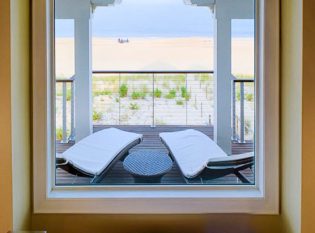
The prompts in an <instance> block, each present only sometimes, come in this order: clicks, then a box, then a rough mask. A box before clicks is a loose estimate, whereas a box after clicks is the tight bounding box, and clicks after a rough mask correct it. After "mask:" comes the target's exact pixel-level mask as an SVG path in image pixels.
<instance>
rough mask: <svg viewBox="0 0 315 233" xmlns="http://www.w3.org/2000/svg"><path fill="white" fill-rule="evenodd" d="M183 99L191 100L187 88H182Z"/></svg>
mask: <svg viewBox="0 0 315 233" xmlns="http://www.w3.org/2000/svg"><path fill="white" fill-rule="evenodd" d="M181 93H182V97H183V98H184V99H185V100H186V101H188V100H189V99H190V93H189V92H188V91H187V88H186V87H182V88H181Z"/></svg>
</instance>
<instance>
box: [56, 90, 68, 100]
mask: <svg viewBox="0 0 315 233" xmlns="http://www.w3.org/2000/svg"><path fill="white" fill-rule="evenodd" d="M56 96H63V91H62V89H61V88H57V91H56ZM66 99H67V101H70V100H71V89H70V88H67V93H66Z"/></svg>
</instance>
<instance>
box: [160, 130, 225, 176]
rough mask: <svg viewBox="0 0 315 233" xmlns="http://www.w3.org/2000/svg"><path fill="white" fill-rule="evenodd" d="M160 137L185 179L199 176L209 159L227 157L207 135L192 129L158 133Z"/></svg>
mask: <svg viewBox="0 0 315 233" xmlns="http://www.w3.org/2000/svg"><path fill="white" fill-rule="evenodd" d="M160 137H161V138H162V139H163V140H164V142H165V143H166V144H167V146H168V147H169V149H170V150H171V152H172V154H173V156H174V157H175V159H176V162H177V164H178V166H179V168H180V169H181V171H182V173H183V175H184V176H185V177H187V178H193V177H196V176H197V175H199V173H200V172H202V170H203V169H204V168H205V167H206V166H207V164H208V162H209V161H211V159H214V158H215V159H220V158H225V157H227V156H228V155H227V154H226V153H225V152H224V151H223V150H222V149H221V148H220V147H219V146H218V145H217V144H216V143H215V142H214V141H213V140H211V139H210V138H209V137H208V136H207V135H205V134H203V133H201V132H199V131H197V130H194V129H188V130H183V131H177V132H171V133H160Z"/></svg>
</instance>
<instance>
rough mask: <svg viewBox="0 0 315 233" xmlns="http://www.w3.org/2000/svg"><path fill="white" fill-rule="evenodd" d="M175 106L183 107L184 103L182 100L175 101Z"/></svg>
mask: <svg viewBox="0 0 315 233" xmlns="http://www.w3.org/2000/svg"><path fill="white" fill-rule="evenodd" d="M176 104H177V105H184V101H183V100H176Z"/></svg>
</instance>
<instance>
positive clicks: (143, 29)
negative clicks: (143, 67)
mask: <svg viewBox="0 0 315 233" xmlns="http://www.w3.org/2000/svg"><path fill="white" fill-rule="evenodd" d="M92 22H93V36H95V37H115V38H118V37H211V36H212V35H213V16H212V13H211V11H210V9H209V8H207V7H195V6H190V5H185V4H184V3H183V0H150V1H149V0H123V1H122V3H121V4H118V5H115V6H112V7H98V8H97V9H96V11H95V12H94V14H93V19H92ZM72 25H73V23H71V22H68V23H66V22H65V21H63V22H60V21H59V22H57V23H56V35H57V36H61V37H69V36H72V35H73V26H72ZM233 25H234V26H233V28H232V29H233V36H235V37H250V36H252V35H253V30H254V28H253V21H250V20H242V21H240V20H238V21H235V22H234V23H233Z"/></svg>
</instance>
